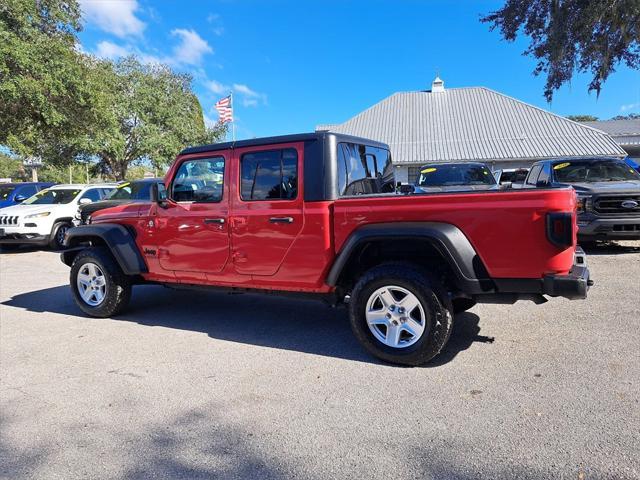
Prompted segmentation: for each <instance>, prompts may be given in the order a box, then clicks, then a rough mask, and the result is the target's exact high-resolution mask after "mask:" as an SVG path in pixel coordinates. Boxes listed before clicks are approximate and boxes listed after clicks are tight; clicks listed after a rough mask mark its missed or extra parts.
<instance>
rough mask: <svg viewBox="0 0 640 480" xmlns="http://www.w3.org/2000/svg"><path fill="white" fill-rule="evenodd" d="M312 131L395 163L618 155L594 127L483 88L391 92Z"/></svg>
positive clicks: (613, 144) (611, 142)
mask: <svg viewBox="0 0 640 480" xmlns="http://www.w3.org/2000/svg"><path fill="white" fill-rule="evenodd" d="M318 130H330V131H331V132H336V133H347V134H350V135H356V136H360V137H366V138H372V139H375V140H379V141H381V142H384V143H387V144H388V145H389V146H390V147H391V151H392V154H393V157H394V163H401V164H402V163H425V162H436V161H438V162H450V161H475V160H479V161H488V160H524V159H526V160H539V159H545V158H554V157H592V156H601V155H603V156H605V155H608V156H617V157H622V156H624V155H625V152H624V150H622V149H621V148H620V147H619V146H618V145H617V144H616V142H615V141H614V140H613V139H612V138H611V137H610V136H609V135H607V134H605V133H603V132H601V131H599V130H596V129H593V128H590V127H588V126H585V125H581V124H580V123H576V122H573V121H571V120H568V119H566V118H564V117H560V116H558V115H555V114H553V113H551V112H548V111H546V110H543V109H541V108H538V107H534V106H533V105H529V104H527V103H524V102H521V101H519V100H516V99H515V98H511V97H509V96H507V95H503V94H501V93H498V92H495V91H493V90H490V89H488V88H484V87H468V88H449V89H445V90H444V91H443V92H433V93H432V92H430V91H419V92H400V93H395V94H393V95H391V96H390V97H388V98H386V99H384V100H382V101H381V102H379V103H377V104H375V105H373V106H372V107H370V108H368V109H367V110H365V111H363V112H362V113H360V114H358V115H356V116H355V117H353V118H351V119H350V120H347V121H346V122H344V123H342V124H338V125H321V126H319V127H318Z"/></svg>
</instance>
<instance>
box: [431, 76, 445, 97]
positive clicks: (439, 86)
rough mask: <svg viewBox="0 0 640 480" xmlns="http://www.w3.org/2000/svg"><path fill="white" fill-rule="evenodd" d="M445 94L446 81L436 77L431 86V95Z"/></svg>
mask: <svg viewBox="0 0 640 480" xmlns="http://www.w3.org/2000/svg"><path fill="white" fill-rule="evenodd" d="M440 92H444V80H442V79H441V78H440V77H438V76H436V78H435V79H434V80H433V83H432V84H431V93H440Z"/></svg>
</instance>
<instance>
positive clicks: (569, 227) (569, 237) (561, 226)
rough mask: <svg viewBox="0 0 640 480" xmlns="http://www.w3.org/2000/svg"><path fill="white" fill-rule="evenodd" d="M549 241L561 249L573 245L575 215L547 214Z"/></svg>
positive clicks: (564, 213) (568, 213)
mask: <svg viewBox="0 0 640 480" xmlns="http://www.w3.org/2000/svg"><path fill="white" fill-rule="evenodd" d="M547 239H548V240H549V241H550V242H551V243H552V244H554V245H555V246H556V247H560V248H567V247H570V246H571V245H573V213H571V212H551V213H547Z"/></svg>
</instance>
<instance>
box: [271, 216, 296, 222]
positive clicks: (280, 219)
mask: <svg viewBox="0 0 640 480" xmlns="http://www.w3.org/2000/svg"><path fill="white" fill-rule="evenodd" d="M269 223H293V217H271V218H270V219H269Z"/></svg>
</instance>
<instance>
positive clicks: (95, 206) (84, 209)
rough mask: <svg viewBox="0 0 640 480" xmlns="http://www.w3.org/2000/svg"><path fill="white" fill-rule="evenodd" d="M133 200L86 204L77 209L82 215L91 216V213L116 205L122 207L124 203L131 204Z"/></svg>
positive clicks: (102, 201)
mask: <svg viewBox="0 0 640 480" xmlns="http://www.w3.org/2000/svg"><path fill="white" fill-rule="evenodd" d="M133 202H134V200H101V201H99V202H92V203H87V204H84V205H80V206H79V207H78V208H79V210H80V212H81V213H82V214H83V215H91V214H92V213H93V212H97V211H98V210H102V209H104V208H111V207H115V206H117V205H124V204H125V203H133Z"/></svg>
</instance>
